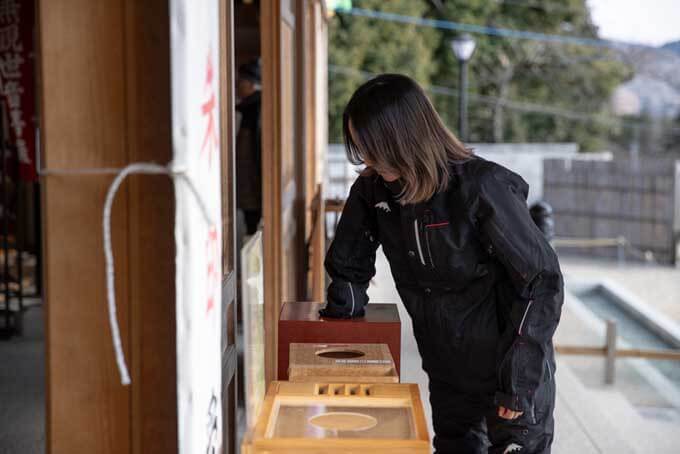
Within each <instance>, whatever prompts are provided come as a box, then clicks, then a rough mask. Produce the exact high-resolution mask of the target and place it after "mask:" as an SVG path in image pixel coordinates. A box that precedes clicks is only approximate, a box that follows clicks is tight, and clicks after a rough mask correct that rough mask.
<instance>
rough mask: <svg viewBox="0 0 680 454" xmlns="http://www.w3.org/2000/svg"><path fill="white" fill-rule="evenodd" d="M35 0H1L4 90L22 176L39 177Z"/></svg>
mask: <svg viewBox="0 0 680 454" xmlns="http://www.w3.org/2000/svg"><path fill="white" fill-rule="evenodd" d="M33 27H34V3H33V0H0V91H1V92H2V97H3V99H4V101H5V106H6V108H7V113H8V119H9V129H10V137H8V138H7V139H9V142H10V143H12V144H14V146H15V150H16V159H18V161H19V177H20V178H22V179H24V180H31V181H32V180H36V179H37V178H38V175H37V172H36V165H35V60H34V50H33V47H34V46H33Z"/></svg>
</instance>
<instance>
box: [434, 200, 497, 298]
mask: <svg viewBox="0 0 680 454" xmlns="http://www.w3.org/2000/svg"><path fill="white" fill-rule="evenodd" d="M424 221H425V222H424V225H423V237H424V239H425V252H426V254H427V259H428V260H427V262H428V264H429V265H430V267H431V271H432V273H433V275H434V276H435V278H437V279H438V280H442V281H446V282H447V283H450V284H451V285H452V286H454V287H458V286H460V287H462V286H465V285H467V284H468V283H469V282H470V280H472V279H474V278H476V277H480V276H482V275H484V274H486V267H484V266H483V265H482V264H480V258H481V252H482V251H481V245H480V244H479V243H478V241H477V238H476V235H475V234H474V230H473V229H474V227H473V226H472V224H470V223H467V222H465V221H455V222H452V221H451V220H450V219H442V218H439V219H438V218H436V217H435V216H433V214H432V212H426V213H425V217H424Z"/></svg>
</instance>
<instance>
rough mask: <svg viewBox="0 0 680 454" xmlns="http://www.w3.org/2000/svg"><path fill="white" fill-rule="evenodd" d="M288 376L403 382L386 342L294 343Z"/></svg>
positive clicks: (311, 379) (292, 378) (309, 379)
mask: <svg viewBox="0 0 680 454" xmlns="http://www.w3.org/2000/svg"><path fill="white" fill-rule="evenodd" d="M288 379H289V380H290V381H295V382H315V381H319V380H322V381H328V382H334V383H399V375H397V370H396V368H395V367H394V361H392V355H391V354H390V350H389V348H387V345H385V344H298V343H293V344H290V366H289V367H288Z"/></svg>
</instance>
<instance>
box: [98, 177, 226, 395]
mask: <svg viewBox="0 0 680 454" xmlns="http://www.w3.org/2000/svg"><path fill="white" fill-rule="evenodd" d="M131 174H150V175H169V176H170V177H171V178H173V181H174V179H175V178H178V179H179V180H180V181H183V182H184V183H186V185H187V186H188V187H189V189H190V191H191V193H192V194H193V196H194V198H195V199H196V201H197V202H198V205H199V208H200V209H201V213H202V214H203V218H204V219H205V221H206V222H207V223H208V225H210V226H214V225H215V223H214V222H213V219H212V217H211V216H210V213H209V212H208V209H207V207H206V205H205V203H204V201H203V199H202V198H201V196H200V194H199V192H198V190H197V189H196V186H195V185H194V183H193V181H191V179H190V178H189V176H188V175H187V174H186V171H185V170H178V169H176V168H174V167H173V165H172V163H171V164H168V165H167V166H163V165H159V164H154V163H135V164H130V165H128V166H126V167H124V168H123V169H121V170H120V171H119V172H118V174H117V175H116V178H115V179H114V180H113V182H112V183H111V186H109V190H108V192H107V193H106V200H105V201H104V213H103V216H102V229H103V233H104V259H105V261H106V299H107V304H108V309H109V325H110V326H111V336H112V339H113V350H114V353H115V355H116V363H117V364H118V370H119V372H120V381H121V383H122V384H123V385H129V384H130V373H129V371H128V368H127V365H126V364H125V353H124V352H123V346H122V342H121V338H120V329H119V326H118V316H117V313H116V312H117V311H116V289H115V269H114V263H113V248H112V247H111V207H112V205H113V200H114V198H115V196H116V192H117V191H118V189H119V188H120V185H121V184H122V183H123V180H125V177H127V176H128V175H131Z"/></svg>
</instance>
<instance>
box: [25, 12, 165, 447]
mask: <svg viewBox="0 0 680 454" xmlns="http://www.w3.org/2000/svg"><path fill="white" fill-rule="evenodd" d="M38 31H39V61H40V67H41V74H40V80H41V81H42V86H41V106H42V108H41V125H42V131H41V132H42V140H41V143H42V145H43V166H44V167H46V168H48V169H52V170H63V171H66V173H65V174H53V175H49V176H46V177H43V185H42V187H43V188H44V192H43V200H44V205H43V220H44V221H43V222H44V229H43V235H44V236H43V243H44V251H45V263H44V282H45V303H46V308H47V337H46V342H47V384H48V385H47V386H48V402H47V452H48V453H50V452H51V453H55V454H56V453H74V454H77V453H91V452H96V453H100V454H106V453H112V454H114V453H115V454H120V453H145V454H146V453H155V452H164V453H165V452H176V450H177V427H176V425H177V422H176V421H177V414H176V391H175V388H176V371H175V317H174V313H175V288H174V273H175V270H174V232H173V225H174V208H173V207H174V194H173V190H172V184H171V182H170V180H169V179H168V178H167V177H166V176H133V177H131V178H130V179H129V181H127V182H126V183H124V184H123V186H122V187H121V189H120V191H119V193H118V196H117V198H116V201H115V203H114V206H113V213H112V223H111V225H112V237H113V251H114V256H115V266H116V292H117V297H118V298H117V303H118V318H119V321H120V328H121V335H122V342H123V347H124V350H125V355H126V359H127V362H128V366H129V367H130V370H131V377H132V385H131V386H128V387H125V386H122V385H121V384H120V378H119V373H118V370H117V368H116V362H115V358H114V354H113V348H112V343H111V333H110V329H109V323H108V313H107V306H106V288H105V274H104V258H103V250H102V233H101V216H102V208H103V203H104V196H105V193H106V190H107V188H108V186H109V184H110V183H111V181H112V179H113V176H112V175H110V174H109V175H106V174H101V173H99V174H88V175H74V174H68V171H70V170H78V169H88V168H107V167H108V168H112V167H113V168H120V167H123V166H125V165H126V164H128V163H131V162H139V161H154V162H157V163H166V162H168V161H169V160H170V159H171V150H172V147H171V135H170V127H171V126H170V118H171V113H170V69H169V68H170V64H169V59H170V56H169V52H170V40H169V18H168V2H167V1H166V0H151V1H146V2H136V1H134V0H98V1H96V2H93V1H89V0H71V1H69V2H54V1H48V0H40V1H39V24H38Z"/></svg>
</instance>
